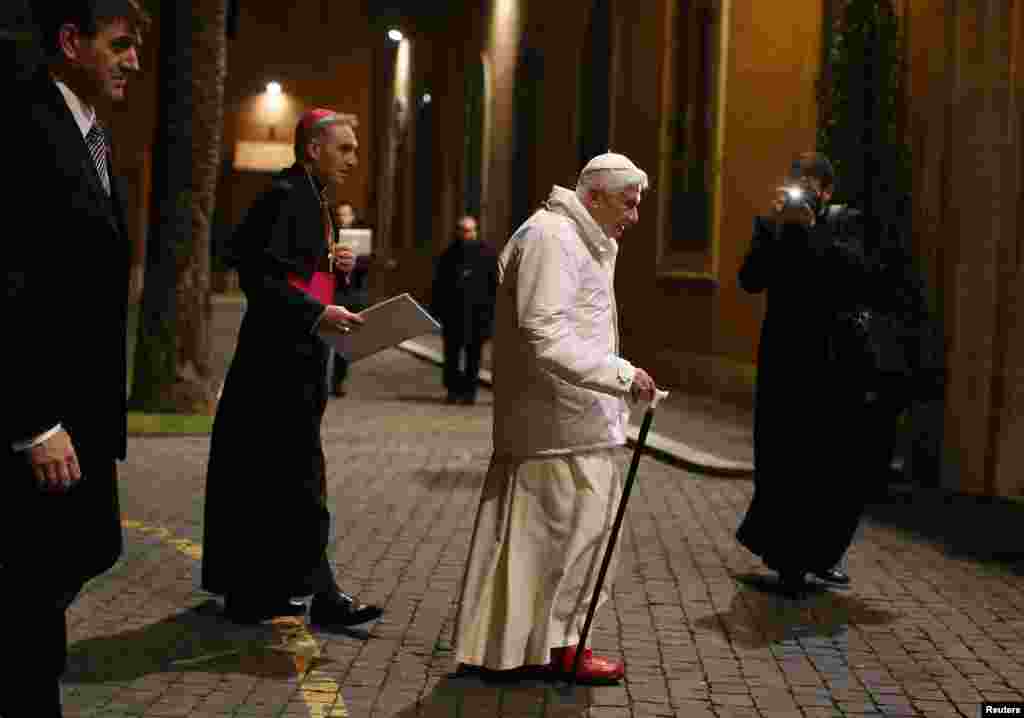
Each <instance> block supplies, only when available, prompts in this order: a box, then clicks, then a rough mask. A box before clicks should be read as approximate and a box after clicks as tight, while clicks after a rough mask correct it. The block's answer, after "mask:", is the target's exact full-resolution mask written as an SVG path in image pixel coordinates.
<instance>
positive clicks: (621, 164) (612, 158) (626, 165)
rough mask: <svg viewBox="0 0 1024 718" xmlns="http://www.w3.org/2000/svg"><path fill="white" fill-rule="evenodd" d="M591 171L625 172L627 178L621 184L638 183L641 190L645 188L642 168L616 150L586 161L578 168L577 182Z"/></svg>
mask: <svg viewBox="0 0 1024 718" xmlns="http://www.w3.org/2000/svg"><path fill="white" fill-rule="evenodd" d="M592 172H614V173H616V174H617V173H620V172H622V173H626V174H627V175H628V179H627V181H626V182H624V183H623V184H626V185H633V184H638V185H640V189H641V190H646V189H647V173H646V172H644V171H643V170H642V169H640V168H639V167H637V166H636V165H635V164H633V161H632V160H631V159H629V158H628V157H626V155H620V154H618V153H616V152H605V153H604V154H602V155H598V156H597V157H594V158H593V159H592V160H590V162H587V164H586V166H585V167H584V168H583V169H582V170H580V176H579V180H578V181H577V184H582V182H583V177H584V175H587V174H590V173H592Z"/></svg>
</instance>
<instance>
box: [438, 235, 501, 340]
mask: <svg viewBox="0 0 1024 718" xmlns="http://www.w3.org/2000/svg"><path fill="white" fill-rule="evenodd" d="M497 291H498V255H497V253H496V252H495V251H494V248H493V247H491V246H490V245H489V244H487V243H486V242H484V241H483V240H474V241H471V242H466V241H465V240H462V239H456V240H455V241H453V242H452V243H451V244H450V245H448V248H447V249H445V251H444V252H442V253H441V256H440V257H439V258H438V261H437V267H436V269H435V273H434V283H433V288H432V291H431V302H430V308H431V313H432V314H433V315H434V317H435V318H436V319H437V320H438V321H439V322H440V323H441V326H442V329H443V331H444V333H445V335H446V336H448V337H449V338H451V339H453V340H454V341H456V342H466V343H473V342H480V341H484V340H486V339H489V338H490V337H491V334H492V333H493V328H494V303H495V299H496V297H497Z"/></svg>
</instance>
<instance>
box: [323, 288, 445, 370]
mask: <svg viewBox="0 0 1024 718" xmlns="http://www.w3.org/2000/svg"><path fill="white" fill-rule="evenodd" d="M359 316H361V317H362V318H363V319H365V320H366V322H365V323H364V324H360V325H358V326H356V325H354V326H353V327H352V331H351V332H349V333H348V334H343V333H341V332H338V331H334V330H333V329H328V328H323V329H321V330H320V336H321V337H323V339H324V341H326V342H327V343H328V344H330V345H331V346H332V347H334V349H335V350H336V351H338V352H339V353H340V354H343V355H345V356H346V357H348V360H349V361H358V360H359V359H362V358H363V357H368V356H370V355H371V354H376V353H377V352H379V351H381V350H382V349H387V348H388V347H393V346H396V345H398V344H401V343H402V342H404V341H405V340H407V339H412V338H414V337H419V336H423V335H424V334H431V333H433V332H436V331H438V330H439V329H440V328H441V325H440V324H438V323H437V321H436V320H435V319H434V318H433V317H432V316H430V314H429V313H428V312H427V310H426V309H424V308H423V307H422V306H420V304H419V303H418V302H417V301H416V300H415V299H413V298H412V297H411V296H409V294H408V292H406V293H405V294H399V295H397V296H394V297H391V298H390V299H385V300H384V301H383V302H379V303H377V304H374V305H373V306H372V307H367V308H366V309H364V310H363V311H361V312H359Z"/></svg>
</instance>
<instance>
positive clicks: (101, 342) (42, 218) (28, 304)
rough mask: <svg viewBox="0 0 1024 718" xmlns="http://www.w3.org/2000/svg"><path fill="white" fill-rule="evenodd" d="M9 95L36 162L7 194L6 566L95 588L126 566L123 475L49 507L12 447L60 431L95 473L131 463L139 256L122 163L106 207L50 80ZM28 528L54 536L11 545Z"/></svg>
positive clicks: (7, 132)
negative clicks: (132, 291) (94, 579)
mask: <svg viewBox="0 0 1024 718" xmlns="http://www.w3.org/2000/svg"><path fill="white" fill-rule="evenodd" d="M10 92H11V94H12V95H13V98H12V99H11V101H10V103H9V106H8V110H7V111H6V112H5V113H3V114H4V117H3V118H2V119H0V128H2V130H3V136H4V137H6V138H7V139H8V141H9V142H12V143H16V144H17V145H18V146H19V147H24V148H26V150H27V154H26V155H25V156H24V157H23V159H24V161H23V162H22V161H19V162H18V164H17V167H18V169H17V171H7V172H4V173H3V177H4V179H3V180H2V181H0V184H2V190H0V196H2V197H3V202H4V206H5V207H7V209H8V212H7V223H6V227H7V230H6V238H7V241H6V242H5V246H4V250H5V253H6V256H5V264H6V265H7V268H6V276H7V292H6V295H5V302H4V304H5V306H4V313H3V314H4V317H3V318H4V332H5V335H6V336H7V338H8V341H7V342H5V346H6V348H5V351H4V355H5V359H6V360H7V361H6V366H7V369H6V376H7V381H8V390H7V396H6V398H5V402H4V409H3V422H2V426H3V431H2V440H3V447H0V451H2V452H3V456H4V458H3V462H4V465H3V467H2V474H3V477H4V479H3V481H0V532H2V535H0V547H2V548H0V564H6V563H8V562H12V563H13V562H16V561H20V560H29V561H31V560H32V559H33V557H36V556H39V557H45V561H46V565H47V566H49V567H51V569H52V570H54V571H57V572H58V573H61V574H65V575H66V577H67V578H68V580H70V581H75V580H77V579H84V578H88V577H91V576H94V575H97V574H98V573H100V572H102V571H103V570H105V569H107V568H109V567H110V566H111V565H113V563H114V562H115V561H116V560H117V557H118V556H119V555H120V552H121V528H120V516H119V515H118V514H119V511H118V506H117V488H116V485H115V483H114V482H113V480H112V477H113V472H112V471H111V472H110V474H111V480H110V481H106V480H100V479H94V480H93V481H90V480H89V479H88V477H87V478H86V480H84V481H83V482H81V483H80V484H79V485H77V486H76V487H74V488H73V489H72V490H71V491H70V492H69V493H68V494H67V495H65V496H60V497H52V496H46V495H44V494H42V493H40V492H39V491H38V490H37V489H36V487H35V483H34V481H33V479H32V476H31V473H30V471H29V470H28V465H27V463H26V461H25V457H24V455H22V454H15V453H14V452H13V451H11V449H10V446H11V443H12V442H14V441H20V440H25V439H29V438H32V437H34V436H37V435H38V434H40V433H41V432H43V431H45V430H47V429H49V428H50V427H52V426H54V425H56V424H57V423H60V424H62V425H63V427H64V428H65V429H66V430H67V432H68V433H69V435H70V436H71V440H72V442H73V444H74V446H75V450H76V452H77V453H78V455H79V462H80V464H81V465H83V467H85V466H88V465H89V464H90V463H91V462H93V461H95V462H99V463H100V464H105V465H107V466H112V464H113V462H114V461H115V459H123V458H124V456H125V445H126V438H125V437H126V421H125V416H126V414H125V405H126V398H125V397H126V384H127V380H126V357H125V339H126V337H125V325H126V313H127V304H128V267H129V261H130V245H129V240H128V235H127V231H126V229H125V221H124V213H123V208H122V205H121V192H120V191H119V189H118V183H117V181H116V179H115V178H114V172H113V170H114V168H115V166H116V155H114V154H113V153H112V154H111V156H110V157H109V158H108V160H109V161H108V169H109V170H110V175H111V178H112V182H111V185H112V191H111V195H107V194H106V193H105V192H104V190H103V188H102V186H101V184H100V180H99V176H98V174H97V173H96V168H95V165H94V164H93V161H92V158H91V157H90V155H89V152H88V150H87V148H86V145H85V141H84V140H83V137H82V132H81V130H80V129H79V127H78V125H77V124H76V123H75V120H74V117H73V116H72V114H71V111H70V110H69V109H68V106H67V103H66V102H65V100H64V97H63V95H61V93H60V90H59V89H58V88H57V87H56V85H55V84H54V82H53V81H52V80H51V79H50V77H49V75H48V74H47V73H46V71H45V70H43V71H41V72H40V73H38V74H37V75H35V76H34V77H33V78H32V79H31V81H29V82H27V83H26V84H24V85H21V86H17V87H12V88H10ZM108 139H109V134H108ZM15 152H17V149H15ZM19 220H20V221H19ZM25 220H27V222H26V221H25ZM69 351H70V352H72V353H73V354H74V356H75V361H74V363H73V366H71V365H69V364H68V361H67V357H68V352H69ZM24 526H34V527H37V528H39V527H48V528H47V529H46V530H36V531H33V533H32V540H31V541H27V542H26V541H25V540H24V535H22V534H21V533H17V534H15V535H11V534H9V533H8V532H10V531H14V530H15V529H17V531H18V532H20V531H22V530H23V529H22V527H24ZM68 537H73V539H72V540H68ZM54 557H59V561H55V560H54Z"/></svg>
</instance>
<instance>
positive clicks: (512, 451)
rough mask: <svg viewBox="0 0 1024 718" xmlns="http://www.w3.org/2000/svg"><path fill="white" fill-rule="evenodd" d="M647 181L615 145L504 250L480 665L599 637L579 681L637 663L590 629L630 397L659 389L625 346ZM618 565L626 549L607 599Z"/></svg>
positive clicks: (561, 667)
mask: <svg viewBox="0 0 1024 718" xmlns="http://www.w3.org/2000/svg"><path fill="white" fill-rule="evenodd" d="M646 188H647V174H646V173H645V172H644V171H643V170H641V169H640V168H638V167H637V166H636V165H635V164H633V162H631V161H630V160H629V159H628V158H627V157H624V156H623V155H619V154H614V153H607V154H603V155H599V156H597V157H595V158H594V159H592V160H591V161H590V162H589V163H587V165H586V167H584V168H583V170H582V172H580V176H579V180H578V182H577V185H576V191H575V192H573V191H572V190H568V189H565V188H563V187H559V186H557V185H556V186H555V187H553V188H552V190H551V195H550V196H549V197H548V200H547V202H546V203H545V205H544V207H542V208H541V209H539V210H538V211H537V212H536V213H534V214H533V216H531V217H530V218H529V219H528V220H527V221H526V222H525V223H524V224H523V225H522V226H521V227H520V228H519V229H518V230H516V232H515V234H513V235H512V238H511V239H510V240H509V241H508V243H507V244H506V245H505V248H504V250H503V251H502V253H501V257H500V259H499V277H500V279H499V287H498V300H497V309H496V316H495V335H494V346H493V355H494V359H493V366H494V455H493V457H492V459H491V465H490V467H489V469H488V472H487V478H486V480H485V483H484V486H483V491H482V495H481V499H480V506H479V508H478V510H477V517H476V524H475V526H474V529H473V539H472V542H471V545H470V550H469V557H468V559H467V561H466V571H465V576H464V580H463V586H462V596H461V602H460V607H459V616H458V623H457V625H456V630H455V643H456V659H457V660H458V661H459V663H461V664H462V666H463V667H464V668H479V669H482V670H484V671H488V672H491V671H511V672H512V673H511V675H513V676H515V675H518V673H519V672H526V673H530V674H532V673H533V672H534V671H535V670H537V669H541V670H543V671H545V672H546V673H547V674H548V675H567V674H568V673H570V672H571V671H572V666H573V662H574V659H575V657H576V652H577V651H578V650H583V651H584V654H583V656H582V660H581V662H580V668H579V672H578V674H577V676H576V680H577V681H578V682H580V683H609V682H612V683H613V682H616V681H618V680H620V679H621V678H622V675H623V666H622V663H621V662H620V661H617V660H613V659H609V658H602V657H598V656H594V655H593V654H592V653H591V651H590V649H588V648H586V647H585V646H578V645H577V644H578V643H579V637H580V633H581V631H582V628H583V622H584V620H585V618H586V614H587V608H588V606H589V602H590V598H591V596H592V593H593V590H594V584H595V582H596V579H597V573H598V570H599V568H600V564H601V559H602V557H603V553H604V549H605V547H606V546H607V541H608V536H609V533H610V530H611V525H612V522H613V520H614V517H615V511H616V509H617V507H618V502H619V498H620V496H621V492H622V486H623V481H624V477H623V471H622V467H623V462H622V461H621V460H620V457H621V454H622V452H623V449H622V447H624V446H625V444H626V423H627V419H628V416H629V410H628V407H627V404H626V399H632V400H634V401H640V400H643V401H650V400H651V399H653V397H654V390H655V385H654V381H653V380H652V379H651V377H650V376H649V375H648V374H647V372H645V371H644V370H643V369H640V368H637V367H634V366H633V365H632V364H630V363H629V362H628V361H626V360H625V359H623V358H622V357H620V356H619V330H618V317H617V314H616V303H615V290H614V275H615V258H616V255H617V253H618V249H619V245H618V240H619V239H620V238H621V236H622V233H623V232H624V231H625V230H626V229H627V228H628V227H630V226H632V225H634V224H636V222H637V221H638V219H639V215H638V205H639V204H640V199H641V194H642V193H643V191H644V190H645V189H646ZM614 573H615V562H614V561H613V562H612V564H611V567H610V569H609V574H608V575H609V582H606V585H605V586H604V588H603V590H602V594H601V601H602V602H603V601H604V600H606V599H607V597H608V595H609V592H610V586H609V585H608V583H610V578H611V577H612V576H613V575H614ZM502 675H510V674H502Z"/></svg>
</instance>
